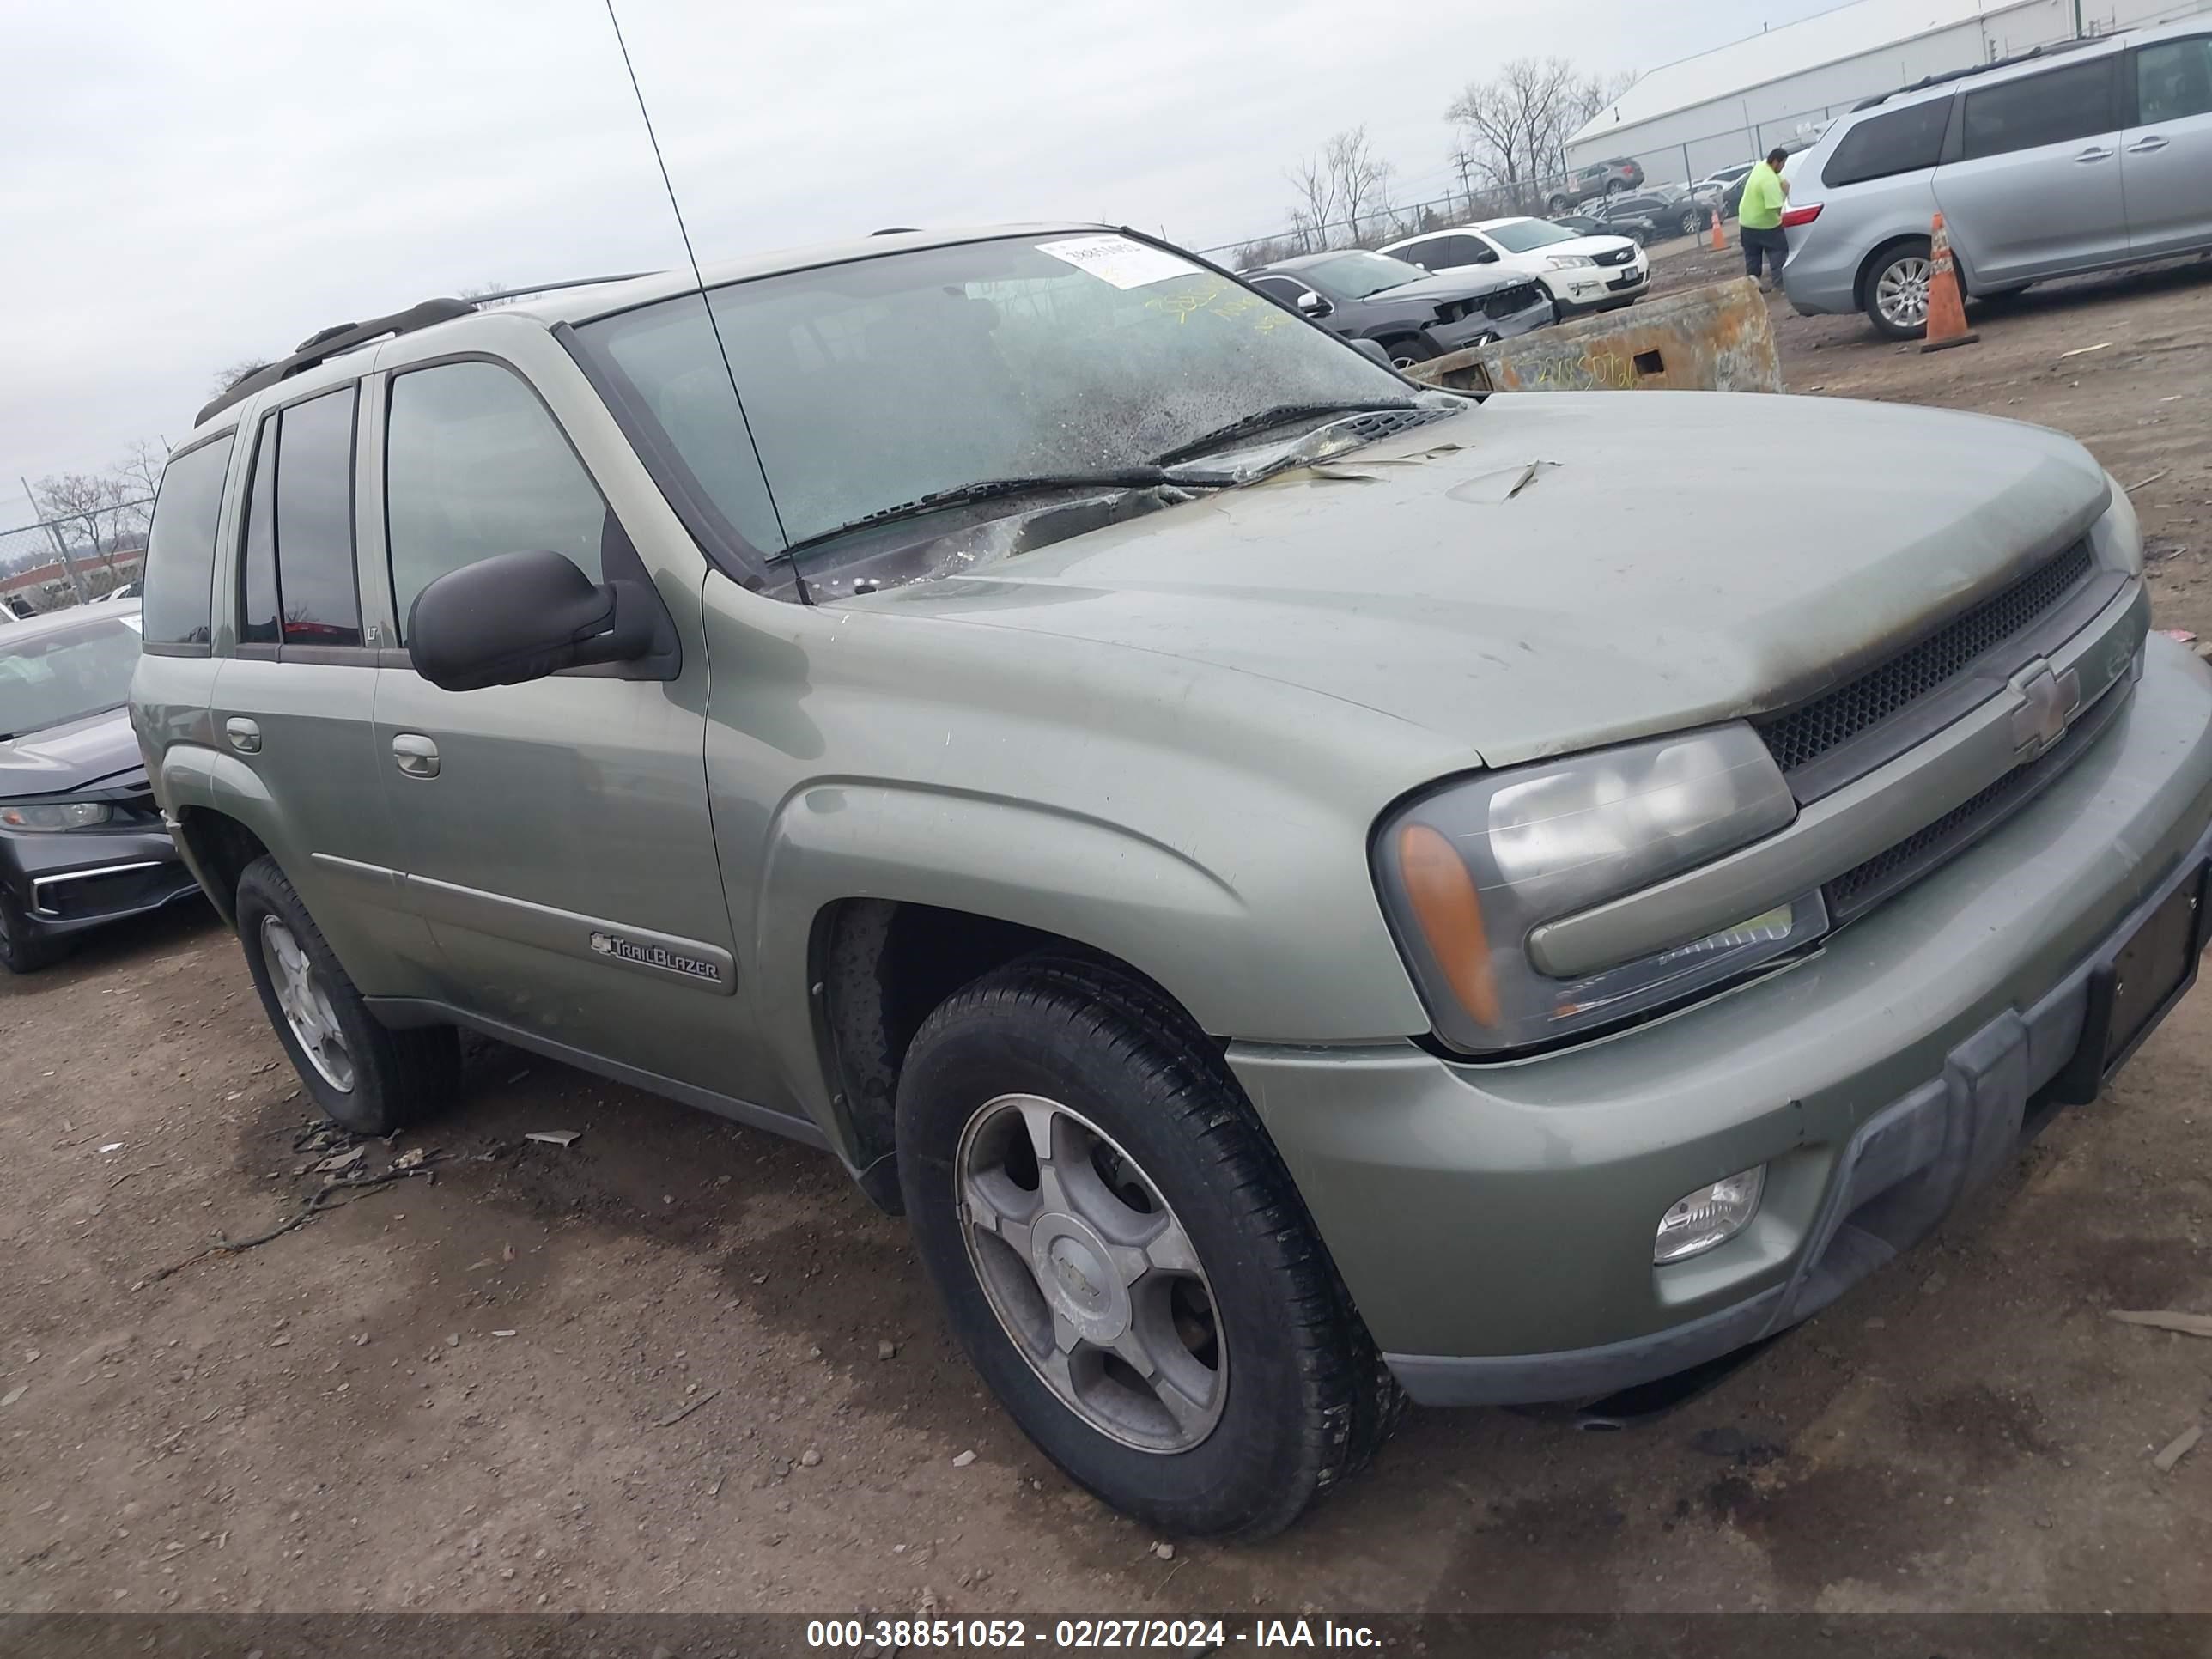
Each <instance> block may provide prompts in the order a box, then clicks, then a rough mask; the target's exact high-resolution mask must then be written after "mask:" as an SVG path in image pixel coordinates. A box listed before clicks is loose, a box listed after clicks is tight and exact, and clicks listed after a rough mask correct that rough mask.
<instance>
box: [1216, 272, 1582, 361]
mask: <svg viewBox="0 0 2212 1659" xmlns="http://www.w3.org/2000/svg"><path fill="white" fill-rule="evenodd" d="M1244 280H1245V281H1246V282H1248V283H1251V284H1252V286H1253V287H1255V288H1256V289H1259V290H1260V291H1261V293H1262V294H1265V295H1267V296H1268V297H1269V298H1270V299H1273V300H1275V301H1279V302H1280V303H1281V304H1283V305H1285V306H1288V307H1291V309H1292V310H1294V311H1297V313H1299V314H1300V315H1302V316H1305V317H1310V318H1311V319H1314V320H1315V321H1316V322H1318V323H1320V324H1321V325H1322V327H1324V328H1328V329H1333V330H1334V331H1336V332H1337V333H1339V334H1341V335H1342V336H1344V337H1345V338H1346V339H1347V340H1372V341H1374V342H1375V343H1376V344H1377V345H1379V346H1381V347H1382V348H1383V350H1384V351H1385V352H1386V353H1387V354H1388V355H1389V358H1390V361H1391V362H1392V363H1393V364H1394V365H1395V366H1396V367H1397V368H1410V367H1411V366H1412V365H1413V364H1414V363H1422V362H1427V361H1428V360H1429V359H1430V358H1431V357H1437V356H1443V354H1444V353H1445V352H1448V351H1459V350H1462V349H1465V348H1467V347H1468V346H1474V345H1487V344H1489V343H1491V342H1492V341H1493V340H1508V339H1511V338H1512V337H1514V336H1515V335H1516V334H1526V333H1528V331H1529V330H1531V329H1534V328H1541V327H1543V326H1544V325H1546V324H1547V323H1549V322H1550V321H1552V320H1553V310H1552V296H1551V294H1550V293H1549V291H1548V290H1547V289H1546V288H1545V287H1544V285H1543V283H1541V282H1539V281H1537V280H1536V279H1535V278H1534V277H1533V276H1528V275H1526V274H1524V273H1522V272H1519V271H1502V272H1498V273H1494V274H1493V273H1486V272H1481V271H1471V270H1470V271H1455V272H1454V273H1453V274H1451V275H1449V276H1431V275H1430V274H1429V273H1428V272H1427V271H1425V270H1422V269H1421V268H1420V267H1419V265H1413V264H1407V263H1406V262H1405V261H1404V260H1403V259H1394V258H1390V257H1389V255H1388V254H1383V253H1368V252H1363V251H1361V250H1359V249H1357V248H1354V249H1351V250H1348V251H1346V252H1340V253H1310V254H1307V255H1305V256H1304V257H1303V258H1296V259H1282V260H1279V261H1277V262H1276V263H1275V264H1271V265H1262V266H1261V267H1259V268H1258V269H1257V270H1249V271H1246V272H1245V273H1244Z"/></svg>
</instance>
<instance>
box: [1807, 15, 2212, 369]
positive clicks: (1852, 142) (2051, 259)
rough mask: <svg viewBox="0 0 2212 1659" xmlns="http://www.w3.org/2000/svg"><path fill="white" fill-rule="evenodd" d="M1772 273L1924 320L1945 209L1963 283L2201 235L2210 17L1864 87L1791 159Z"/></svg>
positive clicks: (1879, 322) (1874, 314)
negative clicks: (1881, 90) (1780, 258)
mask: <svg viewBox="0 0 2212 1659" xmlns="http://www.w3.org/2000/svg"><path fill="white" fill-rule="evenodd" d="M1786 176H1788V177H1789V178H1790V180H1791V188H1790V209H1789V211H1788V212H1787V213H1786V214H1785V215H1784V219H1783V222H1784V225H1785V226H1787V227H1789V228H1790V255H1789V258H1788V261H1787V263H1786V264H1784V266H1783V271H1782V276H1783V287H1784V290H1785V291H1786V292H1787V293H1788V295H1789V296H1790V303H1791V305H1793V306H1795V307H1796V308H1797V309H1798V310H1799V311H1801V312H1803V313H1808V314H1820V313H1836V312H1849V311H1863V312H1865V313H1866V315H1867V319H1868V320H1869V322H1871V323H1872V324H1873V325H1874V326H1875V329H1876V330H1877V331H1879V332H1881V334H1882V335H1884V336H1886V337H1888V338H1891V339H1897V340H1903V339H1910V338H1912V337H1916V336H1917V335H1919V334H1920V333H1922V332H1923V331H1924V329H1925V327H1926V325H1927V320H1928V261H1929V220H1930V218H1931V216H1933V215H1934V214H1936V212H1938V211H1940V212H1942V215H1943V222H1944V225H1945V227H1946V228H1947V229H1948V233H1949V236H1950V242H1951V252H1952V255H1953V258H1954V261H1955V264H1956V268H1957V270H1958V274H1959V280H1960V283H1961V284H1962V285H1963V286H1964V289H1965V291H1966V295H1968V296H1969V297H1977V296H1978V297H1988V296H1990V295H2000V294H2006V293H2012V292H2016V291H2018V290H2019V289H2023V288H2026V287H2027V286H2028V285H2029V284H2030V283H2038V282H2041V281H2044V280H2045V279H2046V278H2049V277H2053V276H2072V275H2074V274H2075V273H2077V272H2081V271H2085V270H2103V269H2106V268H2108V267H2112V266H2118V265H2125V264H2135V263H2137V262H2139V261H2142V260H2146V259H2157V258H2167V257H2169V256H2172V255H2174V254H2182V253H2190V252H2201V251H2203V250H2205V249H2208V248H2212V21H2207V20H2206V19H2205V18H2203V17H2201V16H2200V17H2196V18H2192V19H2190V20H2188V21H2183V22H2179V23H2170V24H2167V25H2166V26H2164V27H2159V28H2153V29H2142V30H2137V31H2135V32H2133V33H2127V34H2118V35H2108V36H2104V37H2100V38H2092V39H2090V40H2082V41H2069V42H2062V43H2061V44H2060V46H2056V47H2051V46H2046V47H2043V48H2040V49H2039V50H2037V51H2035V52H2027V53H2023V54H2021V56H2019V57H2016V58H2010V59H2008V60H2006V61H2004V62H2002V63H2000V64H1992V65H1990V66H1988V67H1986V68H1982V69H1978V70H1967V71H1962V72H1960V73H1957V74H1954V75H1950V76H1938V77H1935V78H1933V79H1931V80H1929V81H1926V82H1920V83H1918V84H1917V85H1916V86H1913V87H1911V88H1906V89H1905V91H1903V92H1899V93H1893V94H1888V95H1887V96H1886V97H1882V98H1877V99H1869V100H1867V101H1866V102H1865V103H1863V104H1862V105H1860V106H1858V108H1857V109H1856V110H1854V111H1852V112H1850V114H1848V115H1846V116H1844V117H1841V118H1838V120H1837V121H1836V122H1835V123H1834V124H1833V125H1832V126H1831V127H1830V128H1829V129H1828V131H1827V132H1826V134H1825V135H1823V137H1821V139H1820V142H1819V143H1816V144H1814V146H1813V147H1812V148H1811V149H1808V150H1807V151H1805V152H1804V153H1803V154H1802V155H1796V156H1793V157H1791V165H1790V167H1789V169H1787V173H1786Z"/></svg>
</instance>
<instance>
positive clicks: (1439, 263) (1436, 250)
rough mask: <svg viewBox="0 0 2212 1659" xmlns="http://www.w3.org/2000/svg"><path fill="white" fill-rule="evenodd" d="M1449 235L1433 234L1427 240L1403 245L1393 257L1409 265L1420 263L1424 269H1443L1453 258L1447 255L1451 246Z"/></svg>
mask: <svg viewBox="0 0 2212 1659" xmlns="http://www.w3.org/2000/svg"><path fill="white" fill-rule="evenodd" d="M1451 241H1452V239H1451V238H1450V237H1449V236H1433V237H1431V238H1430V239H1429V240H1427V241H1425V242H1415V243H1414V244H1413V246H1410V247H1401V248H1400V249H1399V250H1398V251H1397V252H1396V253H1395V255H1393V256H1392V257H1393V258H1400V259H1403V260H1404V261H1405V262H1406V263H1407V264H1409V265H1419V266H1420V268H1421V269H1422V270H1443V268H1444V267H1445V266H1446V265H1448V264H1450V263H1451V260H1450V259H1449V258H1448V257H1446V256H1447V254H1448V252H1449V248H1450V246H1451Z"/></svg>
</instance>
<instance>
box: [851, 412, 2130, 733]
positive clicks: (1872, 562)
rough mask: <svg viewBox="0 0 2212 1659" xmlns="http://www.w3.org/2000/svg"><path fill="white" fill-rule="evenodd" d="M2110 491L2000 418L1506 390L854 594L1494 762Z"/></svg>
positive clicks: (1954, 591) (1929, 609)
mask: <svg viewBox="0 0 2212 1659" xmlns="http://www.w3.org/2000/svg"><path fill="white" fill-rule="evenodd" d="M2109 499H2110V489H2109V485H2108V483H2107V480H2106V476H2105V473H2104V471H2103V470H2102V469H2101V468H2100V466H2099V465H2097V463H2096V462H2095V461H2094V460H2093V459H2091V458H2090V456H2089V454H2088V453H2087V451H2085V450H2084V449H2082V448H2081V446H2080V445H2078V444H2076V443H2075V442H2074V441H2072V440H2070V439H2069V438H2065V437H2063V436H2061V435H2058V434H2057V433H2053V432H2048V431H2045V430H2043V429H2042V428H2035V427H2029V426H2023V425H2021V424H2018V423H2016V422H2009V421H2002V420H1996V419H1992V418H1990V417H1988V416H1971V415H1957V414H1952V413H1948V412H1944V411H1940V410H1921V409H1911V408H1905V407H1899V406H1895V405H1890V404H1869V403H1851V402H1845V401H1843V400H1840V399H1830V398H1788V397H1771V396H1753V395H1747V394H1742V393H1736V394H1729V393H1717V392H1636V393H1634V394H1632V395H1631V394H1624V393H1620V392H1597V393H1535V394H1523V395H1520V396H1498V397H1493V398H1491V399H1490V400H1489V401H1488V402H1487V403H1486V404H1483V405H1482V406H1480V407H1479V408H1473V407H1471V408H1470V409H1469V410H1468V412H1466V413H1465V414H1462V415H1460V416H1455V417H1453V418H1450V419H1448V420H1443V421H1438V422H1433V423H1431V424H1430V425H1427V426H1424V427H1420V428H1414V429H1413V430H1411V431H1408V432H1406V433H1403V434H1401V435H1396V436H1395V437H1392V438H1389V439H1386V440H1383V441H1381V442H1377V443H1374V444H1370V445H1367V446H1365V447H1361V448H1358V449H1355V450H1352V451H1350V452H1348V453H1342V454H1340V455H1338V456H1337V457H1335V458H1334V459H1331V460H1329V461H1327V462H1323V463H1320V464H1317V465H1310V466H1304V467H1299V468H1296V469H1293V470H1291V471H1287V472H1285V473H1282V474H1279V475H1277V476H1276V477H1273V478H1272V479H1269V480H1267V481H1265V482H1263V483H1258V484H1255V485H1251V486H1248V487H1246V488H1243V489H1230V490H1225V491H1222V492H1220V493H1218V494H1216V495H1211V496H1208V497H1206V498H1205V499H1203V500H1200V501H1193V502H1188V503H1186V504H1184V505H1182V506H1179V507H1170V508H1169V509H1167V510H1165V511H1162V512H1158V513H1150V514H1146V515H1144V516H1141V517H1136V518H1133V519H1131V520H1127V521H1125V522H1123V523H1121V524H1118V525H1114V526H1110V527H1108V528H1104V529H1101V530H1097V531H1095V532H1091V533H1089V534H1086V535H1080V536H1076V537H1073V538H1070V539H1068V540H1066V541H1062V542H1058V543H1055V544H1051V545H1048V546H1047V547H1044V548H1042V549H1040V550H1036V551H1032V552H1026V553H1022V554H1020V555H1018V556H1013V557H1010V558H1006V559H1003V560H1001V561H1000V562H995V563H992V564H989V565H987V566H983V567H980V568H977V569H976V570H975V572H974V574H966V575H960V576H953V577H946V578H942V579H939V580H933V581H921V582H916V583H914V584H912V585H910V586H904V587H900V588H896V589H892V590H889V591H887V592H884V593H881V594H878V595H873V596H870V597H868V598H866V599H859V600H855V601H852V602H850V603H851V605H852V607H853V608H854V609H855V610H860V611H868V610H882V611H890V612H893V613H895V614H899V615H903V616H908V617H912V616H915V615H917V614H918V613H923V614H927V615H929V616H932V617H938V618H942V619H945V620H947V621H956V620H957V621H959V622H963V623H973V624H980V625H985V626H989V627H994V628H1012V629H1025V630H1028V631H1030V632H1032V633H1036V634H1041V635H1049V636H1055V637H1059V638H1064V639H1067V640H1071V641H1091V642H1095V643H1097V644H1102V645H1110V646H1120V647H1127V648H1129V649H1132V650H1138V651H1142V652H1145V653H1154V654H1165V655H1168V656H1170V657H1176V658H1182V659H1190V660H1193V661H1196V662H1200V663H1206V664H1211V665H1216V666H1218V667H1221V668H1225V669H1231V670H1235V671H1242V672H1244V673H1249V674H1252V675H1255V676H1259V677H1263V678H1267V679H1271V680H1275V681H1280V682H1284V683H1286V684H1292V685H1296V686H1298V687H1301V688H1304V689H1306V690H1311V691H1315V692H1318V693H1321V694H1323V695H1325V696H1330V697H1334V698H1336V699H1339V700H1341V701H1343V702H1349V703H1353V704H1357V705H1360V706H1362V707H1364V708H1370V709H1373V710H1376V711H1377V712H1380V713H1382V714H1387V715H1390V716H1393V717H1395V718H1396V719H1398V720H1404V721H1407V722H1410V723H1412V724H1413V725H1415V726H1420V727H1423V728H1425V729H1427V730H1430V731H1431V732H1437V733H1438V734H1441V735H1444V736H1446V737H1448V738H1452V739H1455V740H1456V741H1458V742H1462V743H1464V744H1468V745H1469V746H1471V747H1473V748H1474V750H1476V751H1477V752H1478V753H1479V754H1480V757H1482V758H1483V759H1484V760H1485V761H1486V762H1487V763H1490V764H1492V765H1497V764H1503V763H1508V762H1511V761H1516V760H1522V759H1527V758H1529V757H1535V756H1541V755H1547V754H1555V753H1560V752H1564V751H1567V750H1576V749H1583V748H1588V747H1591V746H1593V745H1595V744H1603V743H1610V742H1616V741H1620V740H1622V739H1625V738H1632V737H1640V736H1645V735H1649V734H1650V733H1654V732H1665V731H1670V730H1676V729H1680V728H1682V727H1685V726H1695V725H1699V724H1702V723H1705V722H1707V721H1712V720H1725V719H1731V718H1735V717H1737V716H1740V715H1743V714H1753V713H1757V712H1759V711H1761V710H1765V709H1769V708H1778V707H1783V706H1785V705H1788V704H1790V703H1794V702H1798V701H1801V700H1802V699H1803V698H1805V697H1807V696H1810V695H1812V694H1814V692H1816V691H1819V690H1821V689H1823V688H1825V687H1826V686H1828V685H1830V684H1834V683H1835V682H1836V681H1838V680H1839V679H1841V678H1846V677H1848V676H1849V675H1850V673H1852V672H1854V671H1857V669H1858V668H1860V667H1862V666H1864V665H1867V664H1869V663H1870V662H1872V661H1875V660H1878V659H1881V658H1883V657H1886V656H1887V655H1889V654H1890V653H1893V651H1895V650H1896V649H1898V648H1899V647H1901V646H1902V645H1903V644H1905V642H1906V641H1908V640H1909V639H1910V638H1911V637H1914V636H1917V635H1918V634H1919V633H1921V632H1922V631H1923V630H1924V629H1926V628H1928V627H1929V626H1930V625H1931V624H1932V623H1933V622H1934V620H1935V619H1936V618H1937V617H1941V616H1943V615H1948V614H1949V613H1950V612H1952V611H1957V610H1960V609H1962V608H1964V607H1965V606H1966V605H1967V604H1969V603H1971V602H1972V600H1973V599H1975V598H1977V597H1978V596H1979V595H1980V594H1981V593H1983V592H1986V591H1987V590H1988V589H1990V588H1991V587H1993V586H1998V585H2000V584H2002V582H2003V581H2004V580H2007V579H2008V576H2009V575H2010V574H2013V573H2015V572H2017V571H2018V570H2020V569H2021V568H2023V567H2024V566H2026V565H2027V563H2028V562H2031V561H2033V560H2034V559H2035V558H2038V557H2039V556H2044V555H2046V554H2048V553H2051V552H2054V551H2056V550H2058V549H2059V548H2061V547H2063V546H2064V545H2065V544H2067V543H2069V542H2070V541H2071V540H2073V539H2074V538H2075V537H2078V536H2080V535H2081V533H2082V532H2084V531H2085V530H2087V527H2088V526H2089V525H2090V524H2091V523H2093V521H2094V520H2095V519H2096V517H2097V516H2098V514H2099V513H2101V512H2102V511H2103V510H2104V508H2105V506H2106V503H2107V501H2108V500H2109ZM1601 500H1602V501H1604V502H1605V504H1606V506H1605V511H1604V513H1602V514H1601V515H1596V514H1593V513H1592V511H1591V508H1592V506H1593V504H1594V503H1595V502H1597V501H1601Z"/></svg>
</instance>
